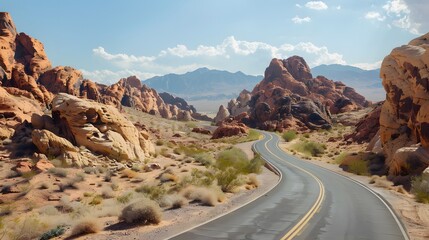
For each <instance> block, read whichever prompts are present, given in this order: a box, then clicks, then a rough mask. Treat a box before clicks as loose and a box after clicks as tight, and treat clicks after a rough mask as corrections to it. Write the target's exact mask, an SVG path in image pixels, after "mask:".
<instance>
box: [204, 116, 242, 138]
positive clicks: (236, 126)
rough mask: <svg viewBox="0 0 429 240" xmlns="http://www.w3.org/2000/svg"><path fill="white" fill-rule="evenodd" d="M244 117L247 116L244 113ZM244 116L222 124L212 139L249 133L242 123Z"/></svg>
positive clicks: (226, 120)
mask: <svg viewBox="0 0 429 240" xmlns="http://www.w3.org/2000/svg"><path fill="white" fill-rule="evenodd" d="M243 115H247V114H246V113H243ZM243 115H238V116H236V117H229V118H227V119H224V121H222V122H221V123H220V126H219V127H218V128H216V130H215V131H214V132H213V135H212V139H218V138H224V137H232V136H237V135H238V136H239V135H245V134H247V133H248V132H249V128H248V127H247V126H246V125H245V124H244V123H242V122H241V119H242V118H243V117H244V116H243Z"/></svg>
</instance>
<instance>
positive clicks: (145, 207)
mask: <svg viewBox="0 0 429 240" xmlns="http://www.w3.org/2000/svg"><path fill="white" fill-rule="evenodd" d="M161 219H162V210H161V208H160V207H159V205H158V204H157V203H156V202H154V201H151V200H149V199H141V200H140V201H137V202H134V203H131V204H130V205H128V206H126V207H125V208H124V209H123V210H122V213H121V216H119V220H121V221H125V222H126V223H132V224H143V225H144V224H158V223H160V222H161Z"/></svg>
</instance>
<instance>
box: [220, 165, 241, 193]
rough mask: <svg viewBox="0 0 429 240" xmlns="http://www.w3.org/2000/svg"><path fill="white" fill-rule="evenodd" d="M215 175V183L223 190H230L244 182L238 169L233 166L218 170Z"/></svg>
mask: <svg viewBox="0 0 429 240" xmlns="http://www.w3.org/2000/svg"><path fill="white" fill-rule="evenodd" d="M215 177H216V180H217V184H218V185H219V187H220V188H221V189H222V191H224V192H231V191H232V190H234V189H235V188H236V187H239V186H241V185H243V183H244V182H243V178H242V177H241V175H240V171H239V170H237V169H236V168H233V167H229V168H227V169H225V170H220V171H218V172H217V173H216V175H215Z"/></svg>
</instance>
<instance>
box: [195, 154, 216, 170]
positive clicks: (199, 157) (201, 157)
mask: <svg viewBox="0 0 429 240" xmlns="http://www.w3.org/2000/svg"><path fill="white" fill-rule="evenodd" d="M194 159H195V161H197V162H199V163H201V165H204V166H206V167H208V166H211V165H213V163H214V161H215V159H214V157H213V155H211V154H210V153H198V154H195V155H194Z"/></svg>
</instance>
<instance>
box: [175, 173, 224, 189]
mask: <svg viewBox="0 0 429 240" xmlns="http://www.w3.org/2000/svg"><path fill="white" fill-rule="evenodd" d="M215 179H216V177H215V173H214V171H210V170H206V171H202V170H199V169H197V168H193V169H192V171H191V174H190V176H186V177H185V178H183V179H182V181H181V182H180V183H179V184H178V185H179V186H178V187H177V188H178V189H181V188H184V187H186V186H188V185H195V186H206V187H208V186H211V185H212V184H213V182H214V180H215Z"/></svg>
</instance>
